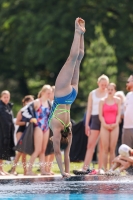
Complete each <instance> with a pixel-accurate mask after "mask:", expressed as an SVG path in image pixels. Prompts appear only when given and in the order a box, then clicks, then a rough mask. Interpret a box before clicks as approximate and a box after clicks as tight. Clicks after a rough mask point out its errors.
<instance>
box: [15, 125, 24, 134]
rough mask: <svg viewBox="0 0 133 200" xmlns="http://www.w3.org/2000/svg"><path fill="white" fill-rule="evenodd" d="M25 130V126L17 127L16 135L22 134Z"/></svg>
mask: <svg viewBox="0 0 133 200" xmlns="http://www.w3.org/2000/svg"><path fill="white" fill-rule="evenodd" d="M25 128H26V126H25V125H24V126H19V127H18V130H17V133H18V132H22V133H23V132H24V130H25Z"/></svg>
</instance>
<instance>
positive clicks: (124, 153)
mask: <svg viewBox="0 0 133 200" xmlns="http://www.w3.org/2000/svg"><path fill="white" fill-rule="evenodd" d="M130 150H131V148H130V147H129V146H127V145H126V144H122V145H121V146H120V147H119V150H118V151H119V154H120V155H121V156H125V157H129V156H130Z"/></svg>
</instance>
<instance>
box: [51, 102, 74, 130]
mask: <svg viewBox="0 0 133 200" xmlns="http://www.w3.org/2000/svg"><path fill="white" fill-rule="evenodd" d="M58 106H59V105H57V106H56V108H55V110H54V112H53V116H52V118H53V117H54V118H56V119H57V120H59V121H60V122H61V123H62V124H63V126H64V131H65V130H66V128H67V127H69V125H70V124H71V122H69V123H68V124H67V125H66V124H65V123H64V122H63V121H62V120H61V119H60V118H58V117H57V115H58V114H62V113H65V112H66V113H70V110H67V109H63V108H59V109H58V108H57V107H58ZM56 110H59V111H61V112H58V113H56V114H55V111H56Z"/></svg>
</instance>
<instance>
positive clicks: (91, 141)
mask: <svg viewBox="0 0 133 200" xmlns="http://www.w3.org/2000/svg"><path fill="white" fill-rule="evenodd" d="M98 137H99V131H97V130H91V134H90V136H89V138H88V145H87V151H86V155H85V160H84V164H83V167H82V169H83V170H85V171H86V170H87V169H88V166H89V165H90V162H91V161H92V156H93V153H94V148H95V146H96V143H97V140H98Z"/></svg>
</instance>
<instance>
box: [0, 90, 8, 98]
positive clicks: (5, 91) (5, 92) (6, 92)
mask: <svg viewBox="0 0 133 200" xmlns="http://www.w3.org/2000/svg"><path fill="white" fill-rule="evenodd" d="M4 94H8V95H10V92H9V91H8V90H3V91H2V92H1V95H0V96H1V97H2V96H3V95H4Z"/></svg>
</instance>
